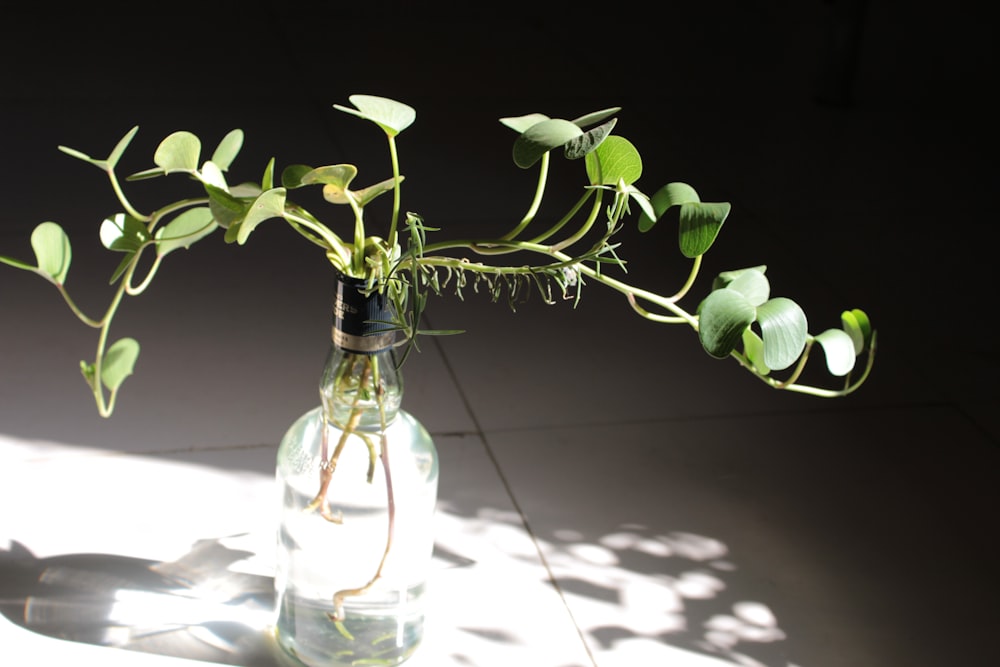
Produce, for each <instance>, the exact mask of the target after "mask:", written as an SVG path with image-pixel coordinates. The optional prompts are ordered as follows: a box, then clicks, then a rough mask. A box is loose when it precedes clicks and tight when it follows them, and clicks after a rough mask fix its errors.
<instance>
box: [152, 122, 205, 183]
mask: <svg viewBox="0 0 1000 667" xmlns="http://www.w3.org/2000/svg"><path fill="white" fill-rule="evenodd" d="M200 158H201V140H199V139H198V137H196V136H195V135H193V134H191V133H190V132H183V131H182V132H174V133H173V134H171V135H169V136H168V137H167V138H166V139H164V140H163V141H161V142H160V145H159V146H157V148H156V152H155V153H154V154H153V162H154V163H156V165H157V166H159V167H160V168H161V169H163V172H164V173H166V174H169V173H171V172H174V171H187V172H193V171H195V170H197V169H198V161H199V159H200Z"/></svg>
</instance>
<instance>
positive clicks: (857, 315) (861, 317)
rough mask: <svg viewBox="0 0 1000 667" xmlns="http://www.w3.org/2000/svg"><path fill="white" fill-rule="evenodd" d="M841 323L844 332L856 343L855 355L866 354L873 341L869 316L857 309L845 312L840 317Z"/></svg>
mask: <svg viewBox="0 0 1000 667" xmlns="http://www.w3.org/2000/svg"><path fill="white" fill-rule="evenodd" d="M840 322H841V324H842V325H843V327H844V331H845V332H847V334H848V335H849V336H850V337H851V340H852V341H854V354H855V355H858V354H861V353H862V352H864V350H865V348H866V347H868V345H870V344H871V339H872V324H871V322H869V321H868V315H866V314H865V312H864V311H863V310H858V309H857V308H855V309H853V310H845V311H844V312H843V313H841V315H840Z"/></svg>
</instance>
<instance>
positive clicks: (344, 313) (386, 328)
mask: <svg viewBox="0 0 1000 667" xmlns="http://www.w3.org/2000/svg"><path fill="white" fill-rule="evenodd" d="M365 284H366V283H365V281H364V280H362V279H359V278H349V277H347V276H337V286H336V295H335V297H334V301H333V344H334V345H336V346H337V347H339V348H341V349H343V350H347V351H348V352H357V353H361V354H374V353H375V352H381V351H382V350H386V349H389V348H390V347H392V345H393V343H394V342H395V340H396V332H395V331H393V330H392V328H393V325H392V321H393V316H392V302H391V301H390V299H389V297H388V295H386V294H379V293H378V292H372V293H371V294H365Z"/></svg>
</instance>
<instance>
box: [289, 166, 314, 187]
mask: <svg viewBox="0 0 1000 667" xmlns="http://www.w3.org/2000/svg"><path fill="white" fill-rule="evenodd" d="M312 171H313V168H312V167H310V166H309V165H306V164H291V165H288V166H287V167H285V168H284V169H283V170H282V171H281V187H283V188H286V189H288V190H294V189H295V188H301V187H303V186H305V185H309V184H308V183H303V182H302V179H303V178H304V177H305V176H306V175H307V174H309V173H310V172H312Z"/></svg>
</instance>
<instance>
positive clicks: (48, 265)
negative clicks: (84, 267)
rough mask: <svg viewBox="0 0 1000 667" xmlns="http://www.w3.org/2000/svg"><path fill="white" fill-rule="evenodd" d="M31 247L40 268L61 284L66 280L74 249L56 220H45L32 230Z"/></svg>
mask: <svg viewBox="0 0 1000 667" xmlns="http://www.w3.org/2000/svg"><path fill="white" fill-rule="evenodd" d="M31 247H32V248H33V249H34V251H35V258H36V259H37V260H38V270H39V271H41V272H42V273H44V274H45V275H47V276H48V277H49V278H51V279H52V280H53V281H55V282H56V283H58V284H60V285H61V284H62V283H64V282H66V274H67V273H69V265H70V262H71V261H72V259H73V250H72V248H71V247H70V243H69V237H68V236H67V235H66V232H65V231H63V228H62V227H60V226H59V225H58V224H56V223H54V222H43V223H42V224H40V225H38V226H37V227H35V229H34V231H33V232H31Z"/></svg>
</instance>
